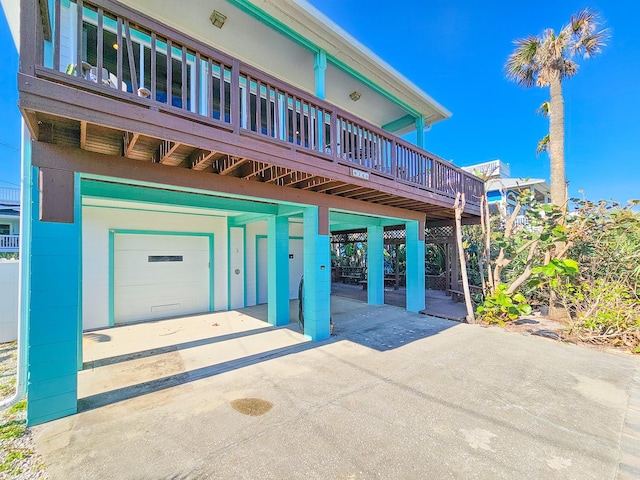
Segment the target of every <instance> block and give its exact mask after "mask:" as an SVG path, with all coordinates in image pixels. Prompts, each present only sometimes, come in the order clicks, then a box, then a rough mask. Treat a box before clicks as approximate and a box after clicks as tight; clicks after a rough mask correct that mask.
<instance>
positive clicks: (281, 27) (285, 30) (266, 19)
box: [227, 0, 319, 53]
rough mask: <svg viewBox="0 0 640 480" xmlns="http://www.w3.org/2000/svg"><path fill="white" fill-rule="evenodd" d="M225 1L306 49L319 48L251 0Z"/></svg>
mask: <svg viewBox="0 0 640 480" xmlns="http://www.w3.org/2000/svg"><path fill="white" fill-rule="evenodd" d="M227 2H229V3H230V4H231V5H233V6H234V7H236V8H238V9H240V10H242V11H243V12H245V13H247V14H248V15H249V16H251V17H253V18H255V19H256V20H258V21H260V22H262V23H264V24H265V25H267V26H268V27H271V28H272V29H273V30H275V31H276V32H279V33H281V34H282V35H284V36H285V37H289V38H290V39H291V40H293V41H294V42H296V43H298V44H299V45H301V46H302V47H304V48H306V49H307V50H309V51H311V52H313V53H315V52H317V51H318V50H319V48H318V47H317V46H316V45H315V43H313V42H312V41H310V40H308V39H306V38H305V37H303V36H302V35H300V34H298V33H297V32H295V31H293V30H292V29H291V28H289V27H288V26H286V25H285V24H284V23H282V22H281V21H280V20H277V19H275V18H273V17H272V16H271V15H269V14H268V13H266V12H265V11H264V10H262V9H260V8H258V7H256V6H255V5H253V4H252V3H251V2H249V1H247V0H227Z"/></svg>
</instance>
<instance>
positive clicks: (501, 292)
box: [476, 284, 531, 325]
mask: <svg viewBox="0 0 640 480" xmlns="http://www.w3.org/2000/svg"><path fill="white" fill-rule="evenodd" d="M476 313H477V315H478V318H479V319H480V320H482V321H484V322H486V323H497V324H499V325H504V324H505V322H511V321H513V320H516V319H517V318H518V317H520V316H521V315H529V314H530V313H531V306H530V305H529V304H528V303H527V299H526V298H524V296H523V295H522V294H521V293H515V294H509V293H507V285H505V284H500V285H498V286H497V287H496V292H495V293H494V294H492V295H488V296H487V297H486V298H485V299H484V303H482V305H479V306H478V308H477V310H476Z"/></svg>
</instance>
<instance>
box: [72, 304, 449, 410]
mask: <svg viewBox="0 0 640 480" xmlns="http://www.w3.org/2000/svg"><path fill="white" fill-rule="evenodd" d="M289 315H290V323H289V324H288V325H282V326H278V327H274V326H273V325H270V324H269V323H268V319H269V313H268V306H267V305H266V304H263V305H256V306H253V307H247V308H243V309H238V310H231V311H226V312H214V313H207V314H200V315H193V316H184V317H178V318H172V319H164V320H157V321H146V322H140V323H135V324H129V325H121V326H117V327H114V328H107V329H100V330H94V331H90V332H85V333H84V334H83V351H84V362H83V370H82V371H81V372H80V373H79V378H78V396H79V399H78V407H79V410H80V411H84V410H91V409H96V408H100V407H103V406H106V405H109V404H113V403H118V402H121V401H124V400H129V399H133V398H136V397H140V396H144V395H147V394H150V393H153V392H157V391H161V390H165V389H167V388H171V387H174V386H178V385H181V384H185V383H191V382H194V381H197V380H200V379H204V378H208V377H212V376H216V375H220V374H223V373H226V372H230V371H233V370H237V369H241V368H244V367H247V366H250V365H253V364H257V363H261V362H265V361H268V360H271V359H275V358H278V357H281V356H288V355H292V354H295V353H298V352H302V351H304V350H307V349H310V348H315V346H316V343H315V342H312V341H309V339H308V338H305V336H304V335H302V333H301V332H300V325H299V323H298V301H297V300H292V301H290V303H289ZM331 316H332V319H333V322H334V324H335V329H334V335H333V336H332V338H331V339H330V340H329V341H330V342H331V341H340V340H348V341H352V342H357V343H359V344H362V345H365V346H367V347H369V348H373V349H376V350H379V351H384V350H388V349H391V348H396V347H399V346H401V345H404V344H407V343H410V342H413V341H415V340H417V339H419V338H424V337H426V336H429V335H433V334H436V333H438V332H439V331H440V330H442V329H445V328H449V327H451V326H452V325H451V324H449V323H443V322H442V321H441V320H439V319H435V318H430V317H424V316H417V315H415V314H412V313H409V312H406V311H403V310H402V309H399V308H396V307H388V306H371V305H367V304H364V303H362V302H360V301H357V300H353V299H346V298H341V297H338V296H332V297H331ZM381 322H390V323H394V324H396V325H394V326H393V327H388V328H384V329H380V328H379V324H380V323H381ZM391 331H393V335H392V336H389V335H388V334H389V333H390V332H391Z"/></svg>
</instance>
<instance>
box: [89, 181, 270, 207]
mask: <svg viewBox="0 0 640 480" xmlns="http://www.w3.org/2000/svg"><path fill="white" fill-rule="evenodd" d="M81 191H82V196H84V197H95V198H111V199H119V200H129V201H132V202H139V203H149V204H155V205H180V206H183V207H184V206H187V207H195V208H206V209H208V210H211V209H214V210H227V211H241V212H254V213H263V214H272V215H274V214H276V213H278V205H276V204H269V203H261V202H256V201H249V200H240V199H236V198H229V197H218V196H212V195H193V194H191V193H185V192H178V191H175V190H157V189H151V188H145V187H141V186H134V185H125V184H121V183H104V182H94V181H90V180H84V181H83V182H82V186H81Z"/></svg>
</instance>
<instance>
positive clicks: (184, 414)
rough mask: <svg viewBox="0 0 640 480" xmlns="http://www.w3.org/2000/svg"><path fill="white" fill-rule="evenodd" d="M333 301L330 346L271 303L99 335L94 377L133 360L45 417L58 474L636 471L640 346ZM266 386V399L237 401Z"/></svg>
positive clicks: (262, 393) (92, 349) (589, 474)
mask: <svg viewBox="0 0 640 480" xmlns="http://www.w3.org/2000/svg"><path fill="white" fill-rule="evenodd" d="M290 307H291V310H290V311H291V312H292V315H293V314H294V313H295V311H296V307H297V306H296V304H295V302H291V305H290ZM331 314H332V316H333V317H334V319H335V321H336V332H335V333H336V335H335V336H333V337H331V338H330V339H327V340H324V341H321V342H310V341H306V340H305V339H304V337H303V336H302V335H300V334H299V333H298V332H297V331H296V326H295V324H291V325H290V326H288V327H286V326H285V327H273V326H270V325H268V324H267V323H266V322H265V318H266V311H265V309H264V307H263V306H257V307H251V308H248V309H242V310H239V311H238V312H220V313H214V314H207V315H203V316H201V317H192V318H190V319H188V322H187V323H189V326H188V327H186V326H184V325H183V324H181V323H180V322H179V321H178V320H176V321H172V320H166V321H158V322H152V323H145V324H139V325H130V326H126V327H117V328H113V329H110V330H105V331H96V332H91V333H87V334H85V343H86V344H87V345H86V350H85V351H86V355H87V356H93V357H94V359H93V360H92V361H91V363H88V364H87V365H86V367H87V368H86V369H85V370H84V371H83V372H82V373H81V375H80V389H81V391H84V390H83V389H84V388H87V387H88V386H89V385H90V384H91V382H93V383H92V384H93V386H92V387H91V388H97V387H98V386H99V385H100V384H101V383H103V384H106V383H105V382H106V381H107V379H108V378H110V377H109V376H104V377H103V379H102V380H100V377H101V376H102V374H103V373H105V372H106V371H107V369H120V371H121V375H123V377H122V379H121V380H120V381H121V385H122V386H121V387H119V388H116V389H115V390H111V393H105V394H104V396H103V397H102V399H103V401H102V402H100V401H99V399H100V397H99V396H96V395H93V396H91V395H90V396H89V397H84V398H83V399H81V403H80V404H81V406H82V408H81V411H80V412H79V413H78V414H77V415H74V416H71V417H67V418H63V419H60V420H56V421H53V422H49V423H47V424H45V425H41V426H38V427H35V428H34V429H33V434H34V438H35V442H36V450H37V452H38V453H39V454H40V455H42V458H43V461H44V462H45V464H46V465H47V471H48V472H49V473H50V475H51V476H52V478H65V479H69V480H73V479H83V480H85V479H98V478H110V479H128V478H132V477H134V478H185V479H188V478H424V477H425V476H429V477H431V478H510V479H513V478H516V479H518V478H523V479H524V478H558V479H560V478H562V479H565V478H614V477H615V475H616V472H623V469H627V470H626V471H629V469H630V468H632V466H629V465H628V464H627V463H624V462H628V461H629V460H628V459H626V457H623V456H622V453H621V452H625V451H626V450H625V448H626V446H625V445H626V443H624V442H625V440H624V438H622V439H621V437H622V435H621V432H622V431H623V429H624V428H626V427H625V416H626V414H627V406H628V405H633V404H634V403H633V402H634V401H635V402H637V396H636V397H633V395H636V393H634V392H637V391H638V389H637V383H638V380H637V375H638V373H637V372H638V361H637V359H634V358H631V357H622V356H619V355H610V354H606V353H603V352H598V351H593V350H588V349H582V348H577V347H574V346H568V345H563V344H559V343H556V342H551V341H548V340H545V339H542V338H536V337H524V336H521V335H515V334H509V333H505V332H503V331H501V330H499V329H487V328H481V327H479V326H474V325H466V324H458V323H454V322H449V321H446V320H441V319H434V318H430V317H426V316H424V315H419V314H416V313H411V312H407V311H405V310H404V309H401V308H397V307H393V306H388V305H365V304H363V303H362V302H355V301H353V300H349V299H341V298H335V297H334V298H332V310H331ZM229 315H233V317H230V316H229ZM195 322H197V325H195ZM151 332H154V333H151ZM122 342H124V343H122ZM109 344H112V345H113V346H114V348H113V349H112V350H109V349H108V348H107V346H108V345H109ZM127 345H128V347H127ZM132 347H133V348H132ZM94 353H95V354H94ZM198 357H199V359H198ZM197 361H200V362H201V363H197ZM558 365H562V368H558ZM101 370H102V372H101ZM168 371H172V372H174V373H173V374H171V375H167V372H168ZM158 372H160V374H159V375H158ZM163 372H164V373H163ZM111 373H113V374H114V375H115V372H111ZM131 374H133V375H135V377H136V379H135V380H134V381H132V380H131V377H128V376H127V375H131ZM143 374H144V375H146V376H147V378H149V379H150V380H149V381H148V382H145V383H140V379H141V378H142V375H143ZM154 375H157V377H156V378H155V379H154V378H153V376H154ZM634 375H635V376H636V380H635V383H634ZM90 376H93V380H92V381H91V382H90V381H89V377H90ZM112 379H113V376H111V380H109V382H110V384H113V385H115V383H114V382H113V381H112ZM634 389H635V390H634ZM634 398H635V400H634ZM251 399H253V400H254V401H261V402H263V404H264V405H267V407H266V408H263V409H262V410H260V411H256V412H247V411H242V410H241V409H236V408H234V406H235V405H237V401H238V400H251ZM550 399H551V401H550ZM91 402H94V403H91ZM269 407H270V408H269ZM590 411H598V415H584V412H590ZM247 413H254V415H252V414H247ZM623 458H624V462H623ZM620 478H633V477H624V476H620Z"/></svg>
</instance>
